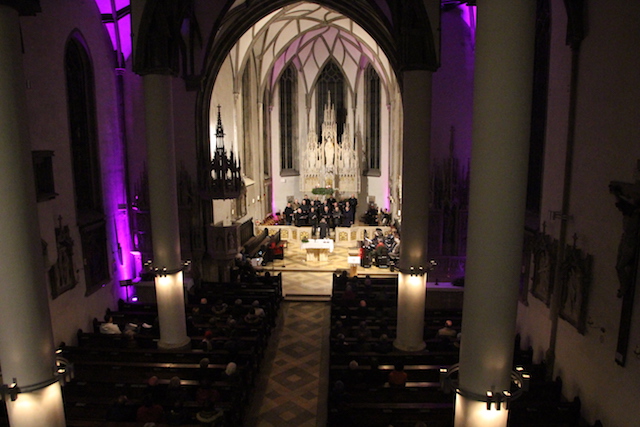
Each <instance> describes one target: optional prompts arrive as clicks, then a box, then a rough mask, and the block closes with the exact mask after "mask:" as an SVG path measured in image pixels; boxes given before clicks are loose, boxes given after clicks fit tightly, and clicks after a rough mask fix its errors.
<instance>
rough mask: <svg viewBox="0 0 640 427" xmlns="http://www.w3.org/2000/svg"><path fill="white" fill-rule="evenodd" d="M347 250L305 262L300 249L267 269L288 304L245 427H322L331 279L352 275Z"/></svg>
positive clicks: (289, 251)
mask: <svg viewBox="0 0 640 427" xmlns="http://www.w3.org/2000/svg"><path fill="white" fill-rule="evenodd" d="M348 253H349V249H348V248H344V247H338V246H336V247H335V248H334V251H333V253H331V254H330V255H329V260H328V261H324V262H323V261H307V260H306V254H305V253H304V252H303V251H302V250H300V248H299V246H298V245H290V246H289V247H288V248H287V249H286V250H285V259H284V260H275V262H273V263H270V264H269V265H268V266H266V267H265V270H267V271H270V272H272V273H275V274H277V273H279V272H282V282H283V283H282V287H283V293H284V295H285V301H284V302H283V304H282V306H281V309H280V310H281V313H279V317H278V326H277V327H276V329H275V331H274V332H273V334H272V336H271V338H270V341H269V347H268V348H267V352H266V355H265V358H264V361H263V364H262V368H261V372H260V375H259V377H258V380H257V383H256V388H255V390H254V393H253V397H252V405H251V408H250V410H249V413H248V415H247V417H246V421H245V426H246V427H289V426H290V427H324V426H325V425H326V419H327V414H326V406H327V405H326V397H327V387H328V371H329V330H330V315H331V312H330V310H331V308H330V303H329V302H328V301H329V298H330V296H331V283H332V274H333V273H334V272H336V270H348V269H349V264H348V262H347V256H348ZM357 274H358V275H361V276H365V275H366V274H370V275H371V276H380V275H390V274H396V273H391V272H390V271H389V269H379V268H376V267H371V268H367V269H365V268H362V267H358V271H357Z"/></svg>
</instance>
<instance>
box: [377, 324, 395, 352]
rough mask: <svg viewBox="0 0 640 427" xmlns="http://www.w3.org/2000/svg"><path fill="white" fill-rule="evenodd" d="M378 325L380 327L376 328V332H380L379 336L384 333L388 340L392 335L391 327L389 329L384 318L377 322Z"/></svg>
mask: <svg viewBox="0 0 640 427" xmlns="http://www.w3.org/2000/svg"><path fill="white" fill-rule="evenodd" d="M378 327H379V328H380V329H379V330H378V333H379V334H380V336H381V337H382V335H386V336H387V338H389V340H390V341H392V340H391V336H392V331H391V329H389V324H388V323H387V321H386V320H384V319H383V320H381V321H380V322H378ZM392 348H393V346H392Z"/></svg>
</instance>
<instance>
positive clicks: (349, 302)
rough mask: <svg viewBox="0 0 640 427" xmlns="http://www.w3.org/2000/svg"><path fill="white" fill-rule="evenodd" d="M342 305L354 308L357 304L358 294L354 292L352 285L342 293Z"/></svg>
mask: <svg viewBox="0 0 640 427" xmlns="http://www.w3.org/2000/svg"><path fill="white" fill-rule="evenodd" d="M342 303H343V304H344V305H346V306H348V307H349V306H354V305H355V303H356V293H355V292H354V291H353V288H352V287H351V285H347V287H346V288H345V290H344V292H343V293H342Z"/></svg>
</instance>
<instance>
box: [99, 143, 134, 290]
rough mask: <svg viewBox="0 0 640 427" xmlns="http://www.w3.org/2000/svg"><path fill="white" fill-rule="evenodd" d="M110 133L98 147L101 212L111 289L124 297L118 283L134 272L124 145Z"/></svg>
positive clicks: (122, 288) (132, 275) (129, 277)
mask: <svg viewBox="0 0 640 427" xmlns="http://www.w3.org/2000/svg"><path fill="white" fill-rule="evenodd" d="M112 135H114V137H113V138H112V140H111V141H108V142H106V143H105V144H104V145H103V148H102V149H101V157H102V165H103V170H104V176H103V182H104V185H105V188H104V199H105V214H106V217H107V218H108V221H109V224H108V226H109V228H108V229H109V233H110V234H111V236H110V237H111V238H110V241H111V242H112V248H111V251H112V254H113V267H114V270H113V273H114V278H113V279H114V283H115V287H117V289H115V287H114V290H115V292H117V293H118V297H119V298H122V299H126V298H127V290H126V289H125V288H124V287H119V286H118V285H119V283H120V281H122V280H132V279H134V278H135V277H136V274H137V272H136V271H135V268H134V258H133V256H132V253H131V252H132V250H133V249H134V248H133V241H132V237H131V231H130V230H131V228H130V224H129V209H128V206H129V203H128V196H127V187H126V173H127V171H126V169H125V161H124V147H123V143H122V141H121V139H120V137H119V136H117V135H118V134H117V132H114V133H113V134H112Z"/></svg>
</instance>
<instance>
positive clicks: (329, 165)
mask: <svg viewBox="0 0 640 427" xmlns="http://www.w3.org/2000/svg"><path fill="white" fill-rule="evenodd" d="M321 131H322V134H321V136H322V140H321V142H320V143H318V134H317V133H316V129H315V126H314V125H313V124H311V125H310V129H309V133H308V136H307V146H306V147H305V149H304V150H303V153H302V159H303V161H302V176H301V179H300V191H302V192H304V193H308V192H311V191H312V190H313V189H314V188H317V187H329V188H333V189H335V190H338V191H341V192H342V193H359V192H360V169H361V167H360V161H359V156H358V147H357V145H358V144H357V142H356V141H354V140H353V138H351V136H350V135H349V126H348V124H345V126H344V132H343V133H342V143H339V142H338V124H337V123H336V111H335V107H334V106H333V105H332V104H331V97H330V96H329V102H328V103H327V105H325V108H324V121H323V123H322V129H321Z"/></svg>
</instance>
